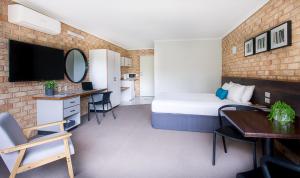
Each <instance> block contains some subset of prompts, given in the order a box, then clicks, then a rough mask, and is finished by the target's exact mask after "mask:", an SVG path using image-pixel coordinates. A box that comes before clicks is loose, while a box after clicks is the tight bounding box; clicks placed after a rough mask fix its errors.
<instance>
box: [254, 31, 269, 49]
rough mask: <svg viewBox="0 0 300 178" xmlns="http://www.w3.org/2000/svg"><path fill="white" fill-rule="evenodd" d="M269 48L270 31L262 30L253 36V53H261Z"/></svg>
mask: <svg viewBox="0 0 300 178" xmlns="http://www.w3.org/2000/svg"><path fill="white" fill-rule="evenodd" d="M269 50H270V32H269V31H267V32H263V33H261V34H259V35H257V36H256V37H255V53H256V54H258V53H262V52H265V51H269Z"/></svg>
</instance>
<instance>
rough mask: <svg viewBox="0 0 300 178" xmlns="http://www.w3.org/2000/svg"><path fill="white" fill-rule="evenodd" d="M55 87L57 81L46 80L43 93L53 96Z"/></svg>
mask: <svg viewBox="0 0 300 178" xmlns="http://www.w3.org/2000/svg"><path fill="white" fill-rule="evenodd" d="M56 87H57V83H56V82H55V81H54V80H50V81H46V82H45V95H47V96H53V95H54V90H55V88H56Z"/></svg>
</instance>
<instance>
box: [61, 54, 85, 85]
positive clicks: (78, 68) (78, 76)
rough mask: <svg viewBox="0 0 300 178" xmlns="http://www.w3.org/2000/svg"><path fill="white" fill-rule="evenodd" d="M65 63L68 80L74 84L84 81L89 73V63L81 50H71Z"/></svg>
mask: <svg viewBox="0 0 300 178" xmlns="http://www.w3.org/2000/svg"><path fill="white" fill-rule="evenodd" d="M65 61H66V66H65V67H66V75H67V77H68V79H69V80H70V81H71V82H74V83H79V82H81V81H82V80H84V78H85V76H86V74H87V71H88V63H87V60H86V57H85V55H84V53H83V52H82V51H81V50H80V49H71V50H69V51H68V52H67V54H66V57H65Z"/></svg>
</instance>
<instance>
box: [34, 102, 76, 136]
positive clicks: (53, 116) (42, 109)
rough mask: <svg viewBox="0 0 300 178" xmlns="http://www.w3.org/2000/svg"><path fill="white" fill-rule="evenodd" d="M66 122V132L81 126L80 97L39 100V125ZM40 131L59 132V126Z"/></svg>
mask: <svg viewBox="0 0 300 178" xmlns="http://www.w3.org/2000/svg"><path fill="white" fill-rule="evenodd" d="M63 120H66V122H67V123H66V124H65V130H69V129H71V128H73V127H76V126H77V125H79V124H80V120H81V119H80V97H73V98H68V99H61V100H60V99H59V100H54V99H51V97H49V99H38V100H37V125H41V124H48V123H50V122H57V121H63ZM71 123H73V124H71ZM39 131H47V132H59V131H60V129H59V127H58V126H52V127H47V128H42V129H39Z"/></svg>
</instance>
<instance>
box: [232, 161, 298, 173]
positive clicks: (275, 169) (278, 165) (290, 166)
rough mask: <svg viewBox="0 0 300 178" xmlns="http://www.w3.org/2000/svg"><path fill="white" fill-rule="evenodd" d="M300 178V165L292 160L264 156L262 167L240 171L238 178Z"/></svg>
mask: <svg viewBox="0 0 300 178" xmlns="http://www.w3.org/2000/svg"><path fill="white" fill-rule="evenodd" d="M283 177H288V178H299V177H300V165H298V164H295V163H293V162H291V161H288V160H285V159H282V158H277V157H270V156H264V157H263V158H262V159H261V167H259V168H256V169H253V170H250V171H247V172H242V173H238V174H237V175H236V178H283Z"/></svg>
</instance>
